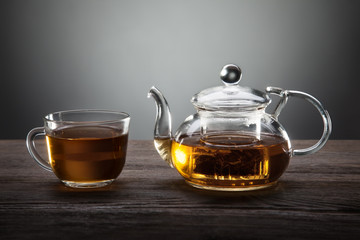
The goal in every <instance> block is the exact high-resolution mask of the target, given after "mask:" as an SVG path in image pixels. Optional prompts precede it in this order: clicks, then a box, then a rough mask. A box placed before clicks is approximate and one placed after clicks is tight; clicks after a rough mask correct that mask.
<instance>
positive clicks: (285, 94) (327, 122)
mask: <svg viewBox="0 0 360 240" xmlns="http://www.w3.org/2000/svg"><path fill="white" fill-rule="evenodd" d="M266 92H267V93H270V94H275V95H278V96H280V98H281V100H280V102H279V103H278V105H277V106H276V108H275V111H274V113H273V114H272V117H273V118H275V119H278V117H279V115H280V112H281V110H282V109H283V108H284V106H285V105H286V103H287V100H288V98H289V97H290V96H292V97H298V98H302V99H305V100H307V101H308V102H310V103H311V104H313V105H314V106H315V107H316V109H317V110H318V111H319V113H320V115H321V117H322V120H323V124H324V130H323V134H322V136H321V138H320V140H319V141H318V142H317V143H316V144H314V145H313V146H311V147H308V148H304V149H295V150H293V155H307V154H312V153H315V152H317V151H319V150H320V149H321V148H322V147H323V146H324V145H325V143H326V141H327V140H328V139H329V136H330V134H331V129H332V124H331V118H330V115H329V113H328V112H327V111H326V110H325V109H324V107H323V105H322V104H321V103H320V102H319V100H317V99H316V98H314V97H313V96H311V95H310V94H307V93H304V92H300V91H295V90H283V89H281V88H277V87H267V88H266Z"/></svg>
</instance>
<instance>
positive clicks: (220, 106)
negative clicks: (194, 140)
mask: <svg viewBox="0 0 360 240" xmlns="http://www.w3.org/2000/svg"><path fill="white" fill-rule="evenodd" d="M241 75H242V74H241V69H240V68H239V67H238V66H236V65H234V64H228V65H225V66H224V67H223V69H222V70H221V72H220V78H221V80H222V81H223V83H224V84H225V86H218V87H212V88H208V89H205V90H203V91H201V92H199V93H197V94H195V95H194V96H193V97H192V99H191V102H192V103H193V104H194V105H195V107H197V108H198V109H204V110H225V111H236V110H238V111H240V110H255V109H261V108H264V107H266V106H267V104H268V103H269V102H270V98H269V97H268V96H267V94H265V93H264V92H262V91H259V90H256V89H252V88H249V87H242V86H239V82H240V80H241V77H242V76H241Z"/></svg>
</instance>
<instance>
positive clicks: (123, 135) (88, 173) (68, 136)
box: [26, 110, 130, 188]
mask: <svg viewBox="0 0 360 240" xmlns="http://www.w3.org/2000/svg"><path fill="white" fill-rule="evenodd" d="M43 120H44V127H37V128H34V129H32V130H31V131H30V132H29V133H28V135H27V138H26V145H27V148H28V151H29V153H30V155H31V156H32V157H33V158H34V159H35V161H36V162H37V163H38V164H39V165H40V166H41V167H43V168H44V169H46V170H48V171H52V172H54V173H55V175H56V176H57V177H58V178H59V179H60V180H61V181H62V182H63V183H64V184H65V185H66V186H69V187H74V188H96V187H102V186H106V185H108V184H110V183H112V182H113V181H114V180H115V179H116V178H117V177H118V176H119V174H120V173H121V171H122V169H123V167H124V164H125V159H126V150H127V142H128V133H129V124H130V116H129V115H128V114H127V113H123V112H114V111H107V110H71V111H61V112H56V113H50V114H48V115H47V116H45V117H44V118H43ZM39 135H45V139H46V145H47V150H48V159H47V160H45V159H43V158H42V157H41V156H40V155H39V154H38V152H37V150H36V148H35V143H34V140H35V138H36V137H37V136H39Z"/></svg>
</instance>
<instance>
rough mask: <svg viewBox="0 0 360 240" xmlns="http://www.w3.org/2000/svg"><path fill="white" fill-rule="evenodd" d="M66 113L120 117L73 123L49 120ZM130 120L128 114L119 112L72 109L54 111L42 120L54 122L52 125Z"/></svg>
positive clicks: (71, 121) (72, 121)
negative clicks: (51, 117)
mask: <svg viewBox="0 0 360 240" xmlns="http://www.w3.org/2000/svg"><path fill="white" fill-rule="evenodd" d="M66 113H106V114H114V115H118V116H121V117H119V118H113V119H111V120H93V121H75V120H54V119H50V118H49V117H50V116H51V115H61V114H66ZM127 119H130V114H128V113H126V112H121V111H114V110H107V109H73V110H62V111H56V112H52V113H48V114H46V115H45V116H44V117H43V120H44V121H46V122H54V123H64V124H97V123H98V124H100V123H101V124H106V123H115V122H120V121H126V120H127Z"/></svg>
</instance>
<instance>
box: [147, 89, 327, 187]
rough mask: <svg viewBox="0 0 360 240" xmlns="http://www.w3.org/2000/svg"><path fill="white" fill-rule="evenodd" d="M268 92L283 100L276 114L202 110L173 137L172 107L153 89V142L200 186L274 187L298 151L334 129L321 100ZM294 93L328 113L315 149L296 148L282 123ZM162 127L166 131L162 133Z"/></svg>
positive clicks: (188, 179)
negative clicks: (154, 104)
mask: <svg viewBox="0 0 360 240" xmlns="http://www.w3.org/2000/svg"><path fill="white" fill-rule="evenodd" d="M267 90H268V92H269V93H274V94H279V95H280V97H281V98H282V99H281V101H280V103H279V104H278V106H277V108H276V109H275V112H274V113H273V114H268V113H266V112H265V109H264V108H260V109H256V108H255V109H253V110H249V109H248V108H245V109H238V110H237V111H234V109H231V110H230V111H220V110H212V109H209V110H207V109H202V108H198V109H197V110H198V113H196V114H194V115H191V116H189V117H187V118H186V119H185V121H184V122H183V123H182V124H181V126H180V127H179V128H178V130H177V131H176V133H175V135H174V136H172V134H171V132H169V129H171V128H170V124H171V122H169V121H166V119H171V114H170V110H169V106H168V105H167V102H166V100H165V98H164V96H163V95H162V94H161V92H160V91H158V90H157V91H156V92H152V94H151V96H154V95H155V96H156V97H154V99H155V101H156V103H157V108H158V111H157V113H158V115H157V118H156V119H157V121H156V123H155V134H154V143H155V147H156V149H157V150H158V152H159V154H160V156H161V157H162V158H163V159H164V160H165V161H167V162H168V163H169V164H170V165H171V166H172V167H174V168H175V169H176V170H177V171H178V172H179V173H180V175H181V176H182V177H183V178H184V179H185V180H186V182H187V183H189V184H190V185H192V186H194V187H197V188H202V189H209V190H220V191H248V190H256V189H261V188H266V187H270V186H273V185H274V184H276V182H277V181H278V179H279V178H280V177H281V176H282V174H283V173H284V172H285V170H286V169H287V167H288V164H289V161H290V158H291V157H292V156H293V155H305V154H312V153H314V152H316V151H318V150H320V149H321V147H322V146H323V145H324V144H325V142H326V141H327V139H328V138H329V135H330V133H331V120H330V116H329V114H328V113H327V111H326V110H325V109H324V108H323V106H322V105H321V104H320V102H319V101H317V100H316V99H315V98H314V97H312V96H310V95H309V94H306V93H302V92H298V91H289V90H279V89H278V88H268V89H267ZM289 96H294V97H300V98H303V99H305V100H307V101H309V102H310V103H312V104H313V105H314V106H315V107H316V108H317V109H318V110H319V112H320V114H321V116H322V117H323V120H324V133H323V136H322V137H321V139H320V140H319V142H318V143H317V144H315V145H314V146H312V147H310V148H306V149H295V150H294V149H292V147H291V143H290V139H289V137H288V134H287V133H286V131H285V129H284V128H283V126H282V125H281V124H280V123H279V122H278V116H279V114H280V112H281V110H282V109H283V107H284V106H285V104H286V102H287V98H288V97H289ZM222 110H224V108H223V109H222ZM159 114H160V115H159ZM163 115H165V116H166V118H165V117H162V116H163ZM158 119H162V120H163V121H159V120H158ZM164 119H165V120H164ZM161 129H166V130H167V131H164V134H163V135H162V134H161V131H159V130H161Z"/></svg>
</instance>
